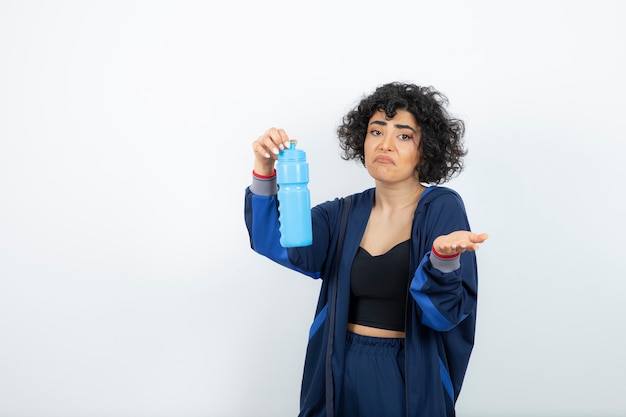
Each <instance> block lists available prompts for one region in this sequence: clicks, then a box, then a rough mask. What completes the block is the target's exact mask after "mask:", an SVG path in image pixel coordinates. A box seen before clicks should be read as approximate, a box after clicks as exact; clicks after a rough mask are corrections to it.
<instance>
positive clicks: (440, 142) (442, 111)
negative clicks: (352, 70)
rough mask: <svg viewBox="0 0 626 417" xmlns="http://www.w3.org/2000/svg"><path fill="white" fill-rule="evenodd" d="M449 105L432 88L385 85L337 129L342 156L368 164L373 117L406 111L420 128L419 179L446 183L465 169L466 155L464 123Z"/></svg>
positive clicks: (343, 120)
mask: <svg viewBox="0 0 626 417" xmlns="http://www.w3.org/2000/svg"><path fill="white" fill-rule="evenodd" d="M447 105H448V99H447V98H446V96H444V95H443V94H441V93H440V92H439V91H437V90H435V89H434V88H433V87H432V86H429V87H421V86H417V85H415V84H405V83H400V82H392V83H388V84H383V85H381V86H379V87H378V88H376V90H375V91H374V92H373V93H372V94H370V95H368V96H365V97H364V98H362V99H361V101H360V102H359V104H358V105H357V107H355V108H354V109H353V110H351V111H350V112H348V113H347V114H346V115H345V116H344V117H343V119H342V124H341V125H340V126H339V127H338V128H337V135H338V136H339V142H340V147H341V149H342V150H343V152H342V155H341V157H342V158H343V159H345V160H350V159H356V160H359V161H360V162H361V163H362V164H363V165H365V155H364V150H363V149H364V143H365V136H366V134H367V125H368V123H369V121H370V118H371V117H372V115H373V114H374V113H376V112H377V111H380V110H382V111H384V112H385V114H386V116H387V117H388V118H393V117H394V116H395V114H396V112H397V111H398V110H406V111H408V112H409V113H411V114H412V115H413V117H415V121H416V122H417V124H418V125H419V127H420V128H421V139H420V142H419V151H420V153H421V158H420V162H419V163H418V164H417V166H416V167H415V171H416V174H417V178H419V181H420V182H423V183H430V184H441V183H444V182H446V181H448V180H450V179H451V178H452V177H453V176H454V175H456V174H459V173H460V172H461V171H462V170H463V168H464V164H463V157H464V156H465V155H466V154H467V150H466V149H465V148H464V146H463V135H464V134H465V124H464V123H463V121H462V120H459V119H455V118H453V117H451V116H450V115H449V114H448V112H447V110H446V107H447Z"/></svg>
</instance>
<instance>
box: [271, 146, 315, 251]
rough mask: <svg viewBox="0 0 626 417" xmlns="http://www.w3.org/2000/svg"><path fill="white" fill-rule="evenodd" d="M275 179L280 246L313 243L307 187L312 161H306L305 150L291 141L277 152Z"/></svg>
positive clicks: (286, 246)
mask: <svg viewBox="0 0 626 417" xmlns="http://www.w3.org/2000/svg"><path fill="white" fill-rule="evenodd" d="M276 181H277V183H278V212H279V217H278V220H279V222H280V244H281V246H283V247H285V248H292V247H299V246H309V245H311V244H312V243H313V231H312V227H311V196H310V194H309V189H308V183H309V164H307V162H306V153H305V152H304V151H303V150H300V149H296V143H295V142H290V143H289V148H288V149H285V150H282V151H280V152H279V153H278V163H277V164H276Z"/></svg>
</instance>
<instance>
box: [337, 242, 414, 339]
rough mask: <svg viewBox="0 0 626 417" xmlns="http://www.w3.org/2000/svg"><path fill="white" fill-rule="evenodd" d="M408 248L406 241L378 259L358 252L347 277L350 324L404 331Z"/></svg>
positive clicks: (360, 250) (360, 251)
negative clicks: (348, 278)
mask: <svg viewBox="0 0 626 417" xmlns="http://www.w3.org/2000/svg"><path fill="white" fill-rule="evenodd" d="M410 248H411V245H410V241H409V240H406V241H404V242H402V243H398V244H397V245H396V246H394V247H393V248H391V249H390V250H389V252H387V253H384V254H382V255H378V256H372V255H370V254H369V253H368V252H367V251H366V250H365V249H363V248H359V250H358V252H357V254H356V256H355V258H354V262H353V263H352V272H351V274H350V313H349V321H350V323H354V324H361V325H364V326H369V327H376V328H380V329H387V330H398V331H404V319H405V314H406V296H407V290H408V285H409V276H410V271H409V269H410V268H409V260H410V259H409V258H410V253H409V251H410Z"/></svg>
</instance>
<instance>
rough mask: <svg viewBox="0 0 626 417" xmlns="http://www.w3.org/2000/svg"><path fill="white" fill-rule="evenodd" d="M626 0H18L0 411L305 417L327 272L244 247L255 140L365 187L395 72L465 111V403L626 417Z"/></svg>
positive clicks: (7, 28)
mask: <svg viewBox="0 0 626 417" xmlns="http://www.w3.org/2000/svg"><path fill="white" fill-rule="evenodd" d="M214 3H215V4H214ZM624 7H625V6H623V3H622V2H620V1H618V0H616V1H586V2H583V1H578V2H575V1H569V2H566V1H545V0H544V1H525V2H516V3H514V4H513V3H511V2H500V1H491V2H489V1H472V2H465V1H458V2H433V1H431V2H423V3H420V2H416V1H388V2H380V1H376V2H374V1H364V0H350V1H338V2H335V1H314V2H309V3H308V4H299V2H294V1H287V0H284V1H280V0H269V1H263V2H257V1H253V0H246V1H243V2H201V1H198V2H190V1H176V2H174V1H172V2H164V1H118V2H116V1H113V2H111V1H106V2H105V1H101V2H96V1H91V2H90V1H73V2H72V1H66V2H61V1H57V2H46V1H40V2H33V1H19V2H18V1H4V2H3V3H2V4H1V5H0V60H1V61H0V62H1V65H0V416H7V417H23V416H29V417H30V416H45V417H53V416H63V417H71V416H81V417H85V416H112V415H115V416H119V417H125V416H150V417H152V416H173V415H176V416H183V417H186V416H189V417H192V416H219V417H227V416H236V417H242V416H255V417H260V416H273V417H276V416H294V415H296V413H297V404H298V392H299V384H300V375H301V368H302V361H303V358H304V350H305V343H306V339H307V332H308V326H309V324H310V321H311V319H312V315H313V309H314V305H315V301H316V298H317V290H318V288H319V286H318V283H317V282H315V281H313V280H310V279H308V278H306V277H304V276H298V275H295V274H294V273H292V272H289V271H286V270H283V269H281V268H279V267H278V266H276V265H274V264H271V263H270V262H269V261H267V260H266V259H264V258H261V257H260V256H258V255H256V254H254V253H253V252H252V251H251V250H250V249H249V245H248V240H247V234H246V231H245V227H244V222H243V191H244V188H245V186H246V185H247V184H248V183H249V181H250V172H251V169H252V154H251V142H252V141H253V140H254V139H256V137H257V136H258V135H260V134H261V133H262V132H263V131H264V130H265V129H266V128H268V127H271V126H279V127H284V128H285V129H287V131H288V132H289V133H290V134H291V135H292V136H294V137H297V138H298V139H299V141H300V146H301V148H302V149H305V150H306V151H307V153H308V158H309V162H310V165H311V177H312V179H311V184H310V186H311V192H312V198H313V200H314V202H316V203H317V202H321V201H324V200H327V199H330V198H333V197H335V196H338V195H344V194H348V193H351V192H354V191H358V190H361V189H363V188H366V187H369V186H371V182H370V181H369V178H368V177H367V174H366V172H365V171H364V170H363V169H362V168H361V167H359V166H358V165H356V164H355V163H352V162H345V161H342V160H341V159H340V157H339V149H338V146H337V144H336V140H335V128H336V126H337V124H338V123H339V121H340V118H341V116H342V115H343V114H344V113H345V112H346V111H347V110H348V109H349V108H350V107H351V106H352V105H354V104H355V103H356V101H357V100H358V99H359V98H360V96H361V94H362V93H366V92H370V91H371V90H372V89H373V88H374V87H376V86H377V85H379V84H381V83H383V82H387V81H392V80H401V81H413V82H416V83H418V84H431V85H434V86H435V87H437V88H438V89H440V90H441V91H442V92H443V93H445V94H447V95H448V97H449V98H450V102H451V111H452V112H453V113H455V114H456V115H458V116H460V117H462V118H463V119H465V120H466V122H467V128H468V131H467V136H466V140H467V145H468V147H469V149H470V153H469V156H468V158H467V169H466V171H465V172H464V173H463V174H462V175H461V176H460V177H459V178H458V179H455V180H453V181H452V182H451V183H450V184H449V186H451V187H453V188H455V189H457V190H458V191H459V192H461V194H462V195H463V197H464V199H465V201H466V205H467V209H468V212H469V215H470V221H471V223H472V225H473V227H474V229H475V230H476V231H480V232H482V231H486V232H489V233H490V235H491V238H490V240H489V241H488V243H486V244H485V245H483V247H482V248H481V250H480V252H479V253H478V256H479V269H480V296H479V297H480V301H479V322H478V332H477V344H476V349H475V353H474V355H473V357H472V361H471V364H470V368H469V370H468V375H467V378H466V382H465V386H464V390H463V392H462V393H461V398H460V399H459V402H458V414H459V415H460V416H466V417H472V416H481V417H489V416H498V417H500V416H528V415H537V416H565V415H566V416H575V415H594V416H609V415H624V414H625V413H626V404H625V403H624V400H623V392H624V389H625V388H626V384H625V383H624V379H623V375H624V373H625V372H626V359H625V355H624V352H625V351H626V341H625V338H624V324H625V321H626V320H625V319H626V313H625V310H624V302H623V294H624V291H625V290H626V284H625V278H626V277H625V276H624V268H623V258H624V256H623V252H624V236H625V232H626V227H625V220H624V215H623V213H624V204H625V197H624V191H623V188H624V187H623V180H624V178H626V175H625V174H626V172H625V171H626V169H625V168H624V165H623V161H622V160H623V156H624V152H625V151H626V138H625V137H624V129H623V126H624V125H623V120H624V112H625V111H626V99H625V97H626V83H625V81H624V73H625V72H626V48H625V47H624V40H625V39H626V29H625V26H624V24H623V21H624V18H625V17H626V13H625V12H624Z"/></svg>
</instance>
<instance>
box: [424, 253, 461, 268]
mask: <svg viewBox="0 0 626 417" xmlns="http://www.w3.org/2000/svg"><path fill="white" fill-rule="evenodd" d="M429 258H430V263H431V264H432V265H433V267H434V268H436V269H437V270H439V271H441V272H442V273H444V274H448V273H450V272H454V271H456V270H457V269H459V268H460V267H461V254H459V253H457V254H456V255H451V256H449V255H440V254H438V253H437V251H435V248H433V249H432V250H431V251H430V256H429Z"/></svg>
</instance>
